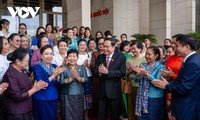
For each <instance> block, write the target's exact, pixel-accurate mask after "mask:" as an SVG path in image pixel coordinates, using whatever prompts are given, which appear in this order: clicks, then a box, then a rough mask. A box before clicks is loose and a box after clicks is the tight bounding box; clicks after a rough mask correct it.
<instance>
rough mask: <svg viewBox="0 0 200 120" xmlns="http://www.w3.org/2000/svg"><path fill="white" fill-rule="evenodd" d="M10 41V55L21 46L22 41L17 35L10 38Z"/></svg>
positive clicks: (14, 34)
mask: <svg viewBox="0 0 200 120" xmlns="http://www.w3.org/2000/svg"><path fill="white" fill-rule="evenodd" d="M8 41H9V43H10V49H9V52H8V53H12V52H13V51H15V50H16V49H17V48H19V47H20V45H21V39H20V37H19V35H18V34H17V33H13V34H11V35H10V36H9V37H8Z"/></svg>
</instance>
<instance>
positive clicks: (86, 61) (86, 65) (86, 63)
mask: <svg viewBox="0 0 200 120" xmlns="http://www.w3.org/2000/svg"><path fill="white" fill-rule="evenodd" d="M83 65H84V66H85V67H88V65H89V64H88V59H86V60H85V61H84V63H83Z"/></svg>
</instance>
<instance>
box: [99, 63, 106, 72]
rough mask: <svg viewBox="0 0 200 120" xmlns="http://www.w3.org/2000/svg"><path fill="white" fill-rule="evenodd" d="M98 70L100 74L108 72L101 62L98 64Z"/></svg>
mask: <svg viewBox="0 0 200 120" xmlns="http://www.w3.org/2000/svg"><path fill="white" fill-rule="evenodd" d="M98 71H99V73H100V74H108V69H107V68H106V67H105V66H104V65H103V64H100V65H99V68H98Z"/></svg>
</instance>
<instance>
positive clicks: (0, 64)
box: [0, 36, 10, 120]
mask: <svg viewBox="0 0 200 120" xmlns="http://www.w3.org/2000/svg"><path fill="white" fill-rule="evenodd" d="M9 47H10V45H9V43H8V40H7V39H6V38H5V37H3V36H0V103H1V104H0V120H3V114H4V99H5V98H4V96H3V95H2V94H3V92H4V91H5V90H6V89H7V87H8V83H1V82H2V78H3V75H4V74H5V72H6V71H7V69H8V66H9V63H10V62H9V61H8V60H7V56H6V53H7V52H8V51H9Z"/></svg>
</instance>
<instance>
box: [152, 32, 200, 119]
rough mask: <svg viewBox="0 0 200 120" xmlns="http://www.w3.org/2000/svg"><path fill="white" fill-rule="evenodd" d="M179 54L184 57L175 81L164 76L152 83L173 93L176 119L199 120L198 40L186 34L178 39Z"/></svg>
mask: <svg viewBox="0 0 200 120" xmlns="http://www.w3.org/2000/svg"><path fill="white" fill-rule="evenodd" d="M176 49H177V51H178V54H179V55H180V56H182V57H183V58H184V60H183V64H182V67H181V69H180V71H179V74H178V76H177V78H176V80H175V81H172V82H170V83H168V82H167V81H166V80H165V79H164V78H163V79H162V80H155V81H153V82H152V83H153V84H154V85H155V86H157V87H159V88H162V89H165V90H166V91H167V92H170V93H172V103H171V112H172V115H173V116H174V117H175V118H176V120H199V119H200V116H199V115H200V114H198V113H199V109H200V108H199V107H200V57H199V55H198V54H197V53H196V50H197V41H196V40H195V39H194V38H192V37H191V36H188V35H184V36H183V37H182V38H180V39H177V40H176Z"/></svg>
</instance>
